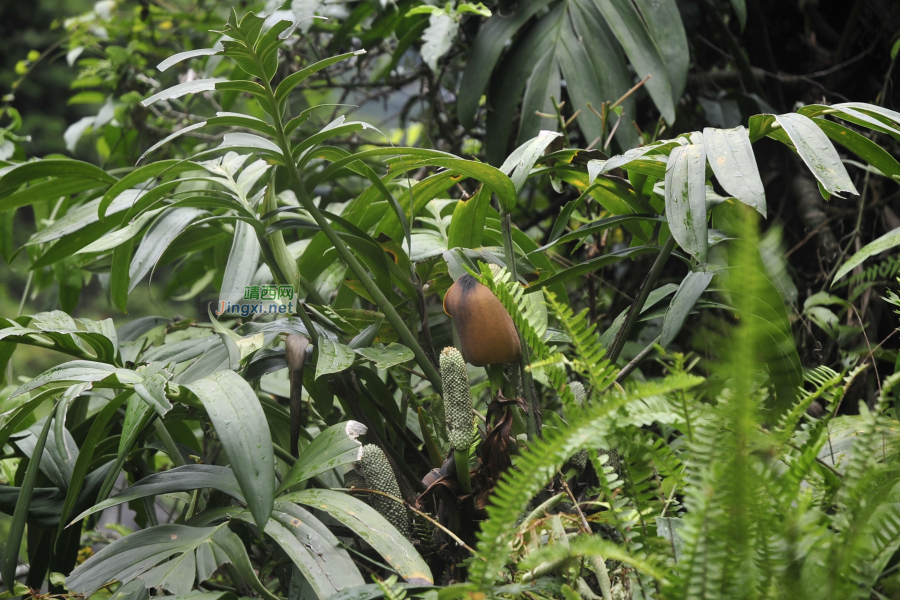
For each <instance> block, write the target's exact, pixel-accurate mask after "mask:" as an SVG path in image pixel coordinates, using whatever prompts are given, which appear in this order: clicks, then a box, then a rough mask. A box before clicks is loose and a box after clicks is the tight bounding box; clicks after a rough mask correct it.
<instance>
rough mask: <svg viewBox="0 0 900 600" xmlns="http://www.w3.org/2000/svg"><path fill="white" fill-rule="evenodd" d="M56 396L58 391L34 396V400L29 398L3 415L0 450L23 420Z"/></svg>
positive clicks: (53, 390)
mask: <svg viewBox="0 0 900 600" xmlns="http://www.w3.org/2000/svg"><path fill="white" fill-rule="evenodd" d="M57 394H59V390H58V389H51V390H46V391H44V392H41V393H40V394H38V395H36V396H35V397H34V398H29V399H28V400H27V401H26V402H25V403H24V404H22V405H20V406H18V407H16V408H14V409H12V410H9V411H7V412H5V413H3V415H2V416H3V417H4V421H3V425H2V426H0V448H2V447H3V446H5V445H6V442H7V441H9V437H10V436H11V435H12V434H13V433H15V432H16V431H17V430H18V427H19V425H21V424H22V423H23V422H24V421H25V419H27V418H28V417H29V416H30V415H31V414H32V413H34V411H35V410H37V408H38V406H40V405H41V404H43V403H44V401H45V400H47V399H49V398H52V397H53V396H55V395H57Z"/></svg>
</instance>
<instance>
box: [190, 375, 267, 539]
mask: <svg viewBox="0 0 900 600" xmlns="http://www.w3.org/2000/svg"><path fill="white" fill-rule="evenodd" d="M184 387H185V388H187V389H188V390H190V391H191V392H192V393H193V394H194V395H195V396H196V397H197V398H199V399H200V401H201V402H202V403H203V406H204V408H206V411H207V413H208V414H209V419H210V421H212V423H213V426H214V427H215V430H216V433H217V434H218V435H219V440H221V442H222V446H223V447H224V448H225V452H226V454H227V455H228V460H229V463H230V464H231V468H232V470H233V471H234V475H235V477H236V478H237V480H238V483H239V484H240V486H241V491H242V492H243V494H244V497H245V498H246V500H247V505H248V506H249V507H250V512H251V513H252V514H253V520H254V521H255V522H256V524H257V526H258V527H259V528H260V529H265V526H266V522H267V521H268V520H269V515H270V514H271V513H272V507H273V506H274V501H275V469H274V464H275V454H274V448H273V447H272V437H271V434H270V433H269V425H268V423H267V421H266V415H265V413H264V412H263V409H262V406H261V405H260V403H259V400H258V399H257V397H256V393H255V392H254V391H253V388H251V387H250V385H249V384H248V383H247V382H246V381H244V379H243V378H242V377H241V376H240V375H238V374H237V373H235V372H234V371H219V372H218V373H213V374H212V375H210V376H208V377H205V378H203V379H200V380H198V381H195V382H193V383H190V384H187V385H185V386H184Z"/></svg>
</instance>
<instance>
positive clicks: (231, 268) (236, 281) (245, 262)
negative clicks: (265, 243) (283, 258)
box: [219, 221, 261, 304]
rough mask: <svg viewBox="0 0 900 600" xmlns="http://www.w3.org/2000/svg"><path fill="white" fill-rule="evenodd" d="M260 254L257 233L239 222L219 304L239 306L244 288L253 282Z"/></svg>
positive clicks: (246, 224) (249, 226) (223, 279)
mask: <svg viewBox="0 0 900 600" xmlns="http://www.w3.org/2000/svg"><path fill="white" fill-rule="evenodd" d="M260 252H261V249H260V245H259V238H257V237H256V231H254V229H253V227H252V226H251V225H250V224H248V223H245V222H243V221H240V222H238V223H237V224H236V225H235V227H234V239H233V241H232V243H231V252H229V253H228V262H227V263H226V266H225V274H224V275H223V277H222V284H221V286H220V287H219V289H220V291H219V302H230V303H232V304H237V303H238V302H239V301H240V300H242V299H243V298H244V288H246V287H247V286H249V285H250V284H251V283H252V282H253V275H254V274H255V273H256V268H257V267H258V266H259V255H260Z"/></svg>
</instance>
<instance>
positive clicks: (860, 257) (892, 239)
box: [831, 228, 900, 285]
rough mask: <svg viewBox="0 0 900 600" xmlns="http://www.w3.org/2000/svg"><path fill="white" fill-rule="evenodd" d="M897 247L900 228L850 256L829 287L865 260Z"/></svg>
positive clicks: (899, 243)
mask: <svg viewBox="0 0 900 600" xmlns="http://www.w3.org/2000/svg"><path fill="white" fill-rule="evenodd" d="M897 246H900V228H897V229H892V230H891V231H888V232H887V233H886V234H884V235H883V236H881V237H880V238H878V239H877V240H875V241H873V242H869V243H868V244H866V245H865V246H863V247H862V248H860V249H859V252H857V253H856V254H854V255H853V256H851V257H850V258H849V259H847V261H846V262H845V263H844V264H842V265H841V268H840V269H838V271H837V273H835V274H834V279H833V280H832V282H831V285H834V284H835V283H836V282H837V281H838V280H840V279H841V278H842V277H844V276H845V275H846V274H847V273H849V272H850V271H852V270H853V269H854V268H856V267H857V266H858V265H861V264H862V263H863V262H865V261H866V260H867V259H869V258H871V257H873V256H876V255H878V254H881V253H882V252H886V251H887V250H890V249H891V248H896V247H897Z"/></svg>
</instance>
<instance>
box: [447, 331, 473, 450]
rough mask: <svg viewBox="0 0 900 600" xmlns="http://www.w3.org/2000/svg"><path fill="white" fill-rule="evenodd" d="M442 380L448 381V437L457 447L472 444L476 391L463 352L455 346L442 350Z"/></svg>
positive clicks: (467, 448) (452, 444)
mask: <svg viewBox="0 0 900 600" xmlns="http://www.w3.org/2000/svg"><path fill="white" fill-rule="evenodd" d="M441 379H442V380H443V384H444V417H445V418H444V420H445V422H446V423H447V439H448V440H450V446H452V447H453V448H455V449H457V450H466V451H468V450H469V446H471V445H472V415H473V414H474V408H473V406H472V390H471V388H470V387H469V374H468V373H467V372H466V363H465V361H464V360H463V357H462V354H460V353H459V350H457V349H456V348H454V347H453V346H448V347H447V348H444V349H443V350H442V351H441Z"/></svg>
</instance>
